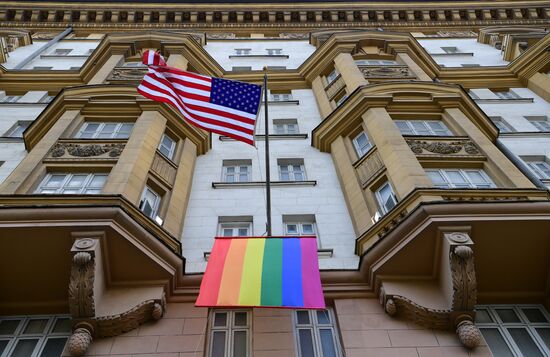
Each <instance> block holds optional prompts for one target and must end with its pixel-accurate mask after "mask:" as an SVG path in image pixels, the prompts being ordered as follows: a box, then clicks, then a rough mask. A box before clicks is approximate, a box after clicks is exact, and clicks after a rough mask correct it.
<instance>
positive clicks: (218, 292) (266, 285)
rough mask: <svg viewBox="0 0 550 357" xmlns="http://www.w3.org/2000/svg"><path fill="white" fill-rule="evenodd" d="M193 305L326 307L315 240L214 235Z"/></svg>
mask: <svg viewBox="0 0 550 357" xmlns="http://www.w3.org/2000/svg"><path fill="white" fill-rule="evenodd" d="M195 305H196V306H208V307H230V306H249V307H251V306H255V307H287V308H300V309H324V308H325V299H324V297H323V289H322V287H321V278H320V276H319V264H318V261H317V240H316V239H315V237H314V236H312V237H238V238H235V237H234V238H224V237H216V239H215V242H214V247H213V248H212V252H211V253H210V259H209V260H208V266H207V267H206V272H205V273H204V277H203V279H202V283H201V288H200V292H199V297H198V298H197V301H196V303H195Z"/></svg>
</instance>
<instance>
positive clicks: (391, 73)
mask: <svg viewBox="0 0 550 357" xmlns="http://www.w3.org/2000/svg"><path fill="white" fill-rule="evenodd" d="M359 70H361V73H363V76H364V77H365V78H366V79H375V78H381V79H416V76H415V75H414V74H413V72H411V70H410V69H409V67H407V66H399V65H397V66H359Z"/></svg>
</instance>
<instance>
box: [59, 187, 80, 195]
mask: <svg viewBox="0 0 550 357" xmlns="http://www.w3.org/2000/svg"><path fill="white" fill-rule="evenodd" d="M61 193H62V194H64V195H75V194H78V193H80V190H75V189H74V188H71V189H67V190H63V191H62V192H61Z"/></svg>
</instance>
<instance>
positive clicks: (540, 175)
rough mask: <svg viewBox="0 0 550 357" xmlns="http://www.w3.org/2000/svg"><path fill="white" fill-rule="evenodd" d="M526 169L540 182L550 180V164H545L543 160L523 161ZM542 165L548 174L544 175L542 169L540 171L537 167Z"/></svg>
mask: <svg viewBox="0 0 550 357" xmlns="http://www.w3.org/2000/svg"><path fill="white" fill-rule="evenodd" d="M523 162H525V164H526V165H527V167H529V169H530V170H531V171H533V173H534V174H535V175H536V176H537V177H538V178H539V179H540V180H550V164H549V163H548V162H546V161H545V160H523ZM539 164H542V166H545V167H546V171H548V174H547V173H545V170H544V169H540V168H539V167H538V166H537V165H539Z"/></svg>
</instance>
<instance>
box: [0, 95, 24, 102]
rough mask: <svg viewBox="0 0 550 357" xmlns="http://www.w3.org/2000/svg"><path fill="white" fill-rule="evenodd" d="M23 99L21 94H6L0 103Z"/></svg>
mask: <svg viewBox="0 0 550 357" xmlns="http://www.w3.org/2000/svg"><path fill="white" fill-rule="evenodd" d="M19 99H21V96H20V95H6V96H4V97H2V99H0V103H17V101H18V100H19Z"/></svg>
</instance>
